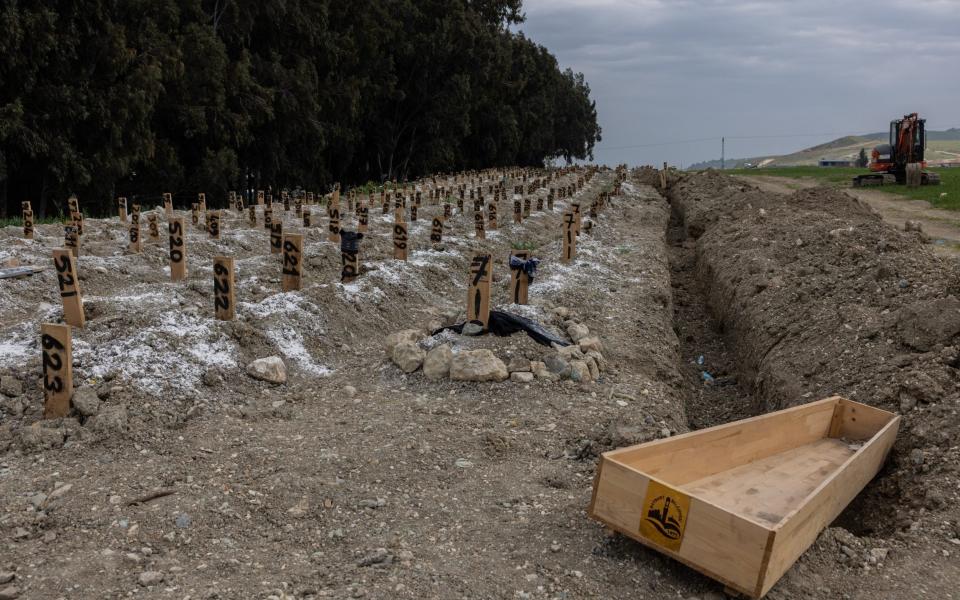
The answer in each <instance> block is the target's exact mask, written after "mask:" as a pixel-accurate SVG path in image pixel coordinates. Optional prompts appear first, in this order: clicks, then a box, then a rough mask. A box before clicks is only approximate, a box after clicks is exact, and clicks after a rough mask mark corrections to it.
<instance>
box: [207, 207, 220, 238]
mask: <svg viewBox="0 0 960 600" xmlns="http://www.w3.org/2000/svg"><path fill="white" fill-rule="evenodd" d="M207 215H208V216H207V220H208V222H209V223H208V228H209V229H208V231H209V232H210V238H211V239H214V240H219V239H220V211H219V210H212V211H210V212H208V213H207Z"/></svg>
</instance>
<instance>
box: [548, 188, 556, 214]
mask: <svg viewBox="0 0 960 600" xmlns="http://www.w3.org/2000/svg"><path fill="white" fill-rule="evenodd" d="M556 193H557V190H556V189H554V188H550V194H549V195H548V196H547V210H549V211H552V210H553V199H554V197H555V196H556Z"/></svg>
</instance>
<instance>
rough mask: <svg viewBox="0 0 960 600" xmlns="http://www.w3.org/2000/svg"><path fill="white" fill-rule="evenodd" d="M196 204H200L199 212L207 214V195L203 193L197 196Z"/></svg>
mask: <svg viewBox="0 0 960 600" xmlns="http://www.w3.org/2000/svg"><path fill="white" fill-rule="evenodd" d="M197 203H199V204H200V212H204V213H205V212H207V195H206V194H204V193H203V192H200V193H199V194H197Z"/></svg>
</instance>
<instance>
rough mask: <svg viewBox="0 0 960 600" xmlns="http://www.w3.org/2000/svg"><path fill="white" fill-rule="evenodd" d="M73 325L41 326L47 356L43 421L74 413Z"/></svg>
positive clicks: (44, 375)
mask: <svg viewBox="0 0 960 600" xmlns="http://www.w3.org/2000/svg"><path fill="white" fill-rule="evenodd" d="M70 333H71V332H70V326H69V325H56V324H54V323H43V324H42V325H40V346H41V348H42V356H43V359H42V360H43V418H44V419H57V418H60V417H66V416H67V415H69V414H70V401H71V400H72V399H73V345H72V344H71V339H70Z"/></svg>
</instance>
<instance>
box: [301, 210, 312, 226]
mask: <svg viewBox="0 0 960 600" xmlns="http://www.w3.org/2000/svg"><path fill="white" fill-rule="evenodd" d="M302 217H303V226H304V227H311V226H312V222H311V221H312V218H313V209H312V208H310V206H309V205H307V206H304V207H303V215H302Z"/></svg>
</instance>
